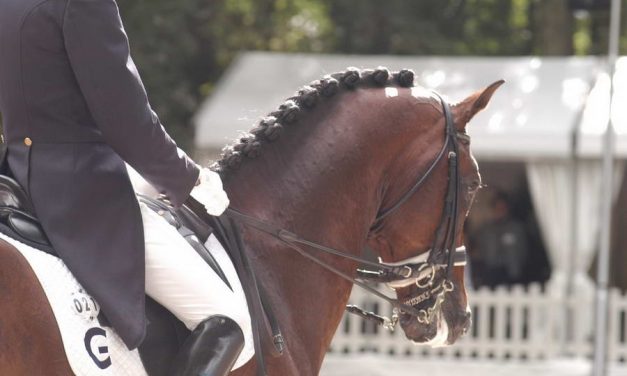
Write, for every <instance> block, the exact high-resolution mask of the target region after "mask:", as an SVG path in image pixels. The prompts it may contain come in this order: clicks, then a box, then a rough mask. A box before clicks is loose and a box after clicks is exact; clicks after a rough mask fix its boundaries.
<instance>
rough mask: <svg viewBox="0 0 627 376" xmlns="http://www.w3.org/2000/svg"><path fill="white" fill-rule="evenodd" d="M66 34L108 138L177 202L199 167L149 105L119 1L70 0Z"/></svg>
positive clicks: (82, 85)
mask: <svg viewBox="0 0 627 376" xmlns="http://www.w3.org/2000/svg"><path fill="white" fill-rule="evenodd" d="M63 36H64V41H65V48H66V51H67V55H68V58H69V60H70V64H71V66H72V69H73V71H74V74H75V76H76V79H77V81H78V84H79V86H80V88H81V91H82V93H83V96H84V97H85V100H86V101H87V105H88V107H89V110H90V112H91V113H92V116H93V117H94V119H95V121H96V124H97V125H98V127H99V129H100V130H101V132H102V135H103V137H104V139H105V141H106V142H107V143H108V144H109V145H110V146H111V147H112V148H113V149H114V150H115V152H116V153H118V154H119V155H120V157H122V159H124V160H125V161H126V162H127V163H128V164H130V165H131V166H132V167H133V168H135V169H136V170H137V171H138V172H139V173H140V174H141V175H142V176H143V177H144V178H145V179H146V180H148V181H149V182H150V183H151V184H152V185H154V186H155V187H156V188H157V189H158V190H159V191H161V193H164V194H165V195H167V196H168V197H169V198H170V200H171V202H172V204H173V205H175V206H180V205H181V204H182V203H183V202H184V201H185V200H186V199H187V197H188V196H189V193H190V192H191V190H192V188H193V187H194V184H195V183H196V180H197V179H198V174H199V169H198V166H197V165H196V164H195V163H194V162H193V161H192V160H191V159H190V158H189V157H188V156H187V155H186V154H185V153H184V152H183V151H182V150H181V149H179V148H178V147H177V146H176V143H175V142H174V141H173V140H172V138H170V136H169V135H168V134H167V132H166V131H165V129H164V128H163V126H162V125H161V122H160V121H159V118H158V117H157V115H156V114H155V112H154V111H153V110H152V109H151V107H150V104H149V103H148V98H147V95H146V90H145V89H144V85H143V83H142V81H141V78H140V76H139V73H138V71H137V68H136V67H135V64H134V63H133V60H132V58H131V56H130V49H129V43H128V38H127V36H126V32H125V31H124V27H123V25H122V21H121V19H120V14H119V10H118V6H117V4H116V2H115V1H114V0H68V2H67V5H66V10H65V15H64V18H63Z"/></svg>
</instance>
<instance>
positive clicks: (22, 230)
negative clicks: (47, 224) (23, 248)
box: [7, 210, 50, 246]
mask: <svg viewBox="0 0 627 376" xmlns="http://www.w3.org/2000/svg"><path fill="white" fill-rule="evenodd" d="M7 222H8V224H9V227H10V228H11V229H12V230H13V231H15V232H16V233H17V234H18V235H19V236H21V237H22V238H26V239H28V240H30V241H32V242H35V243H38V244H40V245H44V246H49V245H50V242H49V241H48V238H47V237H46V235H45V234H44V231H43V229H42V228H41V226H40V225H39V223H38V222H37V219H35V218H33V217H32V216H30V215H28V214H26V213H23V212H20V211H17V210H12V211H11V212H10V213H9V215H8V216H7Z"/></svg>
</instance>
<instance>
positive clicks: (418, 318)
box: [369, 81, 503, 346]
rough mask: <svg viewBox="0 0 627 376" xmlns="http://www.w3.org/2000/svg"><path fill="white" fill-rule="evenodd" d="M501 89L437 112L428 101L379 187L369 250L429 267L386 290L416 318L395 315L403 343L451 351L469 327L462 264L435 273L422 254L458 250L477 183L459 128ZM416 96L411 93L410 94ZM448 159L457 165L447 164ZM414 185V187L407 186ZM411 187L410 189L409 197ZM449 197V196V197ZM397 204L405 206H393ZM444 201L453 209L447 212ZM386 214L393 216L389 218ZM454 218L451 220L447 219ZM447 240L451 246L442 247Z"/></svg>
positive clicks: (466, 141) (401, 313) (385, 258)
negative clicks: (378, 211)
mask: <svg viewBox="0 0 627 376" xmlns="http://www.w3.org/2000/svg"><path fill="white" fill-rule="evenodd" d="M502 83H503V81H497V82H495V83H494V84H492V85H490V86H488V87H487V88H485V89H484V90H481V91H478V92H476V93H474V94H472V95H470V96H469V97H468V98H466V99H464V100H463V101H462V102H460V103H458V104H456V105H454V106H452V109H448V106H447V105H445V104H444V103H443V102H442V106H439V105H438V102H439V101H440V99H439V97H438V98H432V99H431V100H429V101H428V103H431V104H432V105H433V106H432V108H431V109H429V110H425V109H424V107H422V109H421V110H420V111H416V116H415V118H414V119H413V123H414V127H415V128H416V129H419V131H418V132H419V137H414V138H413V140H411V141H410V142H408V143H406V145H405V146H404V147H403V148H402V150H400V151H399V152H398V156H397V160H396V161H395V163H394V164H393V165H392V166H391V168H390V170H389V172H388V174H387V176H386V182H385V183H384V185H383V187H385V190H384V191H383V192H382V200H381V208H389V209H383V213H384V214H385V215H380V216H379V218H378V220H377V221H376V222H375V226H374V227H373V228H372V230H371V232H370V234H369V245H370V246H371V247H372V248H373V249H374V250H375V251H376V252H377V253H378V254H379V256H380V258H381V260H382V261H383V262H386V263H388V264H391V265H399V264H403V261H402V260H416V259H420V258H419V257H418V258H417V257H416V256H419V255H424V256H427V255H429V257H428V258H427V257H423V258H422V261H423V262H424V264H423V265H422V266H428V267H427V268H424V270H425V272H424V273H423V274H422V275H420V276H419V277H416V278H407V279H406V280H402V281H400V282H396V283H391V284H390V286H391V287H393V288H394V289H395V290H396V292H397V296H398V298H399V300H400V301H401V302H402V303H404V304H405V305H407V306H410V307H413V308H415V309H416V310H417V311H418V313H417V314H416V313H415V312H414V313H411V312H404V311H403V310H402V308H401V309H400V310H397V315H399V318H400V324H401V326H402V328H403V330H404V331H405V334H406V336H407V337H408V338H409V339H410V340H412V341H414V342H416V343H421V344H428V345H431V346H442V345H448V344H452V343H454V342H455V341H456V340H457V339H458V338H459V337H460V336H461V335H463V334H464V333H465V332H466V331H467V330H468V328H469V327H470V323H471V320H470V319H471V313H470V309H469V307H468V303H467V296H466V291H465V286H464V266H463V264H464V262H463V260H462V262H460V263H459V264H461V265H460V266H456V265H459V264H455V263H454V262H453V261H451V264H447V260H444V261H443V262H441V263H440V264H439V266H440V267H437V265H438V264H436V263H433V262H432V261H431V260H432V259H433V257H434V255H433V254H429V253H434V252H437V251H446V250H447V249H448V250H449V252H453V250H454V249H455V248H457V247H462V246H463V240H462V227H463V223H464V220H465V218H466V216H467V215H468V213H469V210H470V207H471V205H472V202H473V200H474V197H475V194H476V193H477V191H478V190H479V188H480V187H481V176H480V174H479V168H478V165H477V162H476V160H475V159H474V157H473V155H472V153H471V150H470V137H469V136H468V134H467V132H466V127H467V125H468V122H469V121H470V120H471V119H472V118H473V117H474V116H475V115H476V114H477V113H478V112H479V111H481V110H482V109H483V108H485V107H486V105H487V104H488V102H489V100H490V98H491V97H492V94H493V93H494V92H495V90H496V89H497V88H498V87H499V86H500V85H501V84H502ZM416 92H417V90H414V91H413V93H412V94H415V93H416ZM419 95H421V96H423V97H424V96H425V95H428V94H425V93H420V94H419ZM431 97H432V96H431ZM446 112H449V113H450V120H449V122H451V123H450V124H447V120H446V117H447V114H446ZM447 126H449V127H450V128H451V130H452V132H451V133H454V134H451V138H447ZM452 144H455V145H454V147H453V145H452ZM451 157H455V159H456V161H455V163H453V164H451ZM455 164H456V165H457V166H455ZM453 168H456V169H457V171H453V170H452V169H453ZM421 174H422V175H421ZM426 174H428V175H430V176H426ZM416 181H418V182H419V186H416V185H414V183H415V182H416ZM412 186H413V188H414V189H413V190H410V188H412ZM447 186H448V187H449V189H447ZM408 190H410V191H408ZM455 190H456V191H457V194H456V195H454V194H452V193H450V192H454V191H455ZM449 191H450V192H449ZM399 199H406V200H407V201H406V202H403V203H402V205H398V202H399ZM447 202H449V204H451V205H453V206H451V207H452V208H453V209H454V210H451V208H447V207H446V205H447ZM390 208H391V209H398V210H395V212H394V213H392V210H390ZM453 215H455V216H456V218H452V216H453ZM447 216H448V217H447ZM451 226H452V227H454V228H451ZM449 230H450V231H449ZM447 233H449V234H450V235H449V236H450V242H447V241H446V234H447ZM464 251H465V250H464ZM453 257H454V256H453ZM451 260H453V258H451ZM429 262H431V264H430V263H429ZM429 265H432V266H429ZM433 265H436V266H435V267H434V266H433ZM449 268H453V270H448V269H449Z"/></svg>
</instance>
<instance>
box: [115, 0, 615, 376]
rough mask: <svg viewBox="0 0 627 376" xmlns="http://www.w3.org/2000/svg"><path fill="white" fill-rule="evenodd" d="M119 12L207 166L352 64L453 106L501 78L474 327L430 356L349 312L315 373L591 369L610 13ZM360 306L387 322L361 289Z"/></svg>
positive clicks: (533, 5)
mask: <svg viewBox="0 0 627 376" xmlns="http://www.w3.org/2000/svg"><path fill="white" fill-rule="evenodd" d="M120 8H121V9H120V10H121V14H122V17H123V20H124V22H125V25H126V28H127V32H128V34H129V38H130V41H131V47H132V51H133V53H134V58H135V60H136V63H137V65H138V67H139V69H140V71H141V73H142V76H143V79H144V82H145V84H146V86H147V90H148V93H149V95H150V99H151V102H152V104H153V106H154V107H155V108H156V110H157V112H158V114H159V115H160V117H161V118H162V120H163V122H164V124H165V125H166V127H167V128H168V130H169V132H170V133H171V134H172V135H173V136H174V137H175V138H176V139H177V141H178V142H179V143H180V144H182V145H183V147H184V148H185V149H186V150H188V151H190V152H191V153H192V154H193V155H194V156H195V158H196V159H197V160H199V161H202V162H203V163H210V162H211V160H212V159H214V158H216V156H217V155H218V154H219V151H220V149H221V148H222V147H223V146H224V145H226V144H227V143H229V142H230V141H231V140H232V139H234V138H236V137H238V136H239V135H240V133H241V132H243V131H246V130H248V129H250V127H251V126H252V125H253V123H254V122H255V121H256V120H257V119H258V118H259V117H261V116H263V115H265V114H267V113H268V112H269V111H271V110H273V109H274V108H276V106H278V105H279V104H280V103H281V102H282V101H283V100H284V99H285V98H287V97H289V96H290V95H291V94H292V93H294V92H295V91H296V90H297V89H298V88H299V87H301V86H302V85H304V84H307V83H309V82H310V81H313V80H315V79H318V78H320V77H321V76H323V75H324V74H328V73H332V72H335V71H340V70H344V69H345V68H346V67H348V66H356V67H363V68H372V67H376V66H380V65H382V66H386V67H388V68H390V69H393V70H398V69H402V68H410V69H413V70H414V71H415V72H416V77H417V78H416V80H417V82H418V84H420V85H422V86H425V87H428V88H432V89H436V90H438V91H439V92H441V93H443V94H444V95H446V96H447V97H448V99H449V100H451V101H453V102H454V101H456V100H461V99H463V98H464V97H465V96H467V95H468V94H470V93H471V92H473V91H475V90H478V89H480V88H482V87H484V86H486V85H488V84H490V83H492V82H493V81H496V80H498V79H501V78H503V79H505V80H506V81H507V84H506V85H505V86H504V87H503V88H501V89H500V90H499V92H498V93H497V94H496V95H495V97H494V99H493V101H492V103H491V105H490V107H489V109H488V110H486V111H485V112H483V113H481V114H480V115H479V116H477V117H476V118H475V119H474V120H473V122H472V123H471V126H470V133H471V135H472V137H473V149H474V154H475V156H476V157H477V159H478V161H479V164H480V168H481V173H482V176H483V180H484V182H485V184H486V186H487V187H486V188H485V189H483V190H482V191H481V192H480V194H479V196H478V198H477V201H476V204H475V207H474V209H473V212H472V215H471V216H470V218H469V219H468V221H467V224H466V229H465V236H466V243H467V245H468V247H469V252H470V261H471V262H470V267H469V268H468V269H469V273H468V278H467V279H468V284H469V286H471V289H470V292H469V294H470V301H471V305H472V309H473V311H474V312H473V313H474V324H473V328H472V330H471V332H470V333H469V335H467V337H466V338H464V339H463V340H462V341H461V342H459V343H458V344H456V345H455V346H453V347H450V348H446V349H428V348H423V347H416V346H414V345H411V344H410V343H408V342H407V341H406V340H405V339H404V338H403V334H402V333H400V332H397V333H394V334H390V333H387V332H384V331H382V330H381V329H380V328H376V327H373V326H371V325H369V324H368V323H364V322H362V320H361V319H359V318H357V317H346V318H345V321H344V322H343V324H342V326H341V327H340V328H339V330H338V333H337V335H336V338H335V340H334V343H333V347H332V349H331V351H330V353H329V356H328V357H327V360H326V362H325V365H324V368H323V371H322V374H323V375H329V376H330V375H339V376H341V375H345V376H353V375H360V376H369V375H372V376H378V375H392V374H397V375H409V374H423V373H424V374H432V375H452V374H457V373H459V372H466V373H467V374H469V375H475V374H477V375H479V374H481V375H484V374H494V375H499V374H503V375H505V374H507V375H531V374H542V375H587V374H589V372H590V371H589V370H590V359H591V357H592V354H593V339H594V330H593V322H594V313H593V307H594V304H595V302H594V300H593V299H594V278H595V260H596V254H597V252H598V250H599V233H600V232H599V230H600V224H601V218H600V217H601V214H600V210H599V207H600V203H601V194H600V188H601V186H602V184H603V183H602V173H601V162H600V160H601V152H602V150H603V144H602V135H603V133H604V131H605V127H606V125H607V119H608V110H607V103H608V102H609V91H610V89H609V87H610V85H609V82H610V79H609V76H608V74H607V61H606V59H605V55H606V54H607V51H608V39H609V37H608V30H609V24H610V1H609V0H570V1H569V0H420V1H407V0H388V1H385V2H382V1H373V0H317V1H313V0H211V1H208V0H178V1H170V0H150V1H147V0H127V1H121V2H120ZM625 8H627V1H626V2H625V4H624V6H623V10H625ZM622 18H623V19H624V18H627V13H626V12H624V11H623V13H622ZM623 24H624V22H623ZM623 30H625V31H623V32H622V36H621V39H620V43H619V45H620V50H621V51H622V52H623V53H627V28H623ZM625 75H627V61H625V60H622V59H620V60H619V61H618V63H617V66H616V76H615V84H616V86H615V88H614V90H615V98H617V99H616V100H617V101H618V103H626V102H625V101H626V100H627V78H626V77H625ZM621 100H622V102H620V101H621ZM623 106H624V105H623ZM617 107H621V106H617ZM615 116H616V120H615V124H614V125H615V127H616V132H617V141H616V144H617V147H616V154H617V163H616V165H615V167H614V183H615V188H616V189H615V191H616V193H615V197H613V200H614V201H613V203H614V204H613V220H612V223H613V229H614V231H612V236H611V246H610V248H611V265H612V268H611V275H610V281H611V286H612V290H611V291H610V293H611V303H610V313H609V318H610V319H609V325H610V330H609V339H608V343H609V354H608V364H609V369H610V373H611V374H613V375H618V374H625V375H627V367H625V366H623V364H625V362H626V359H627V296H625V295H624V291H625V289H626V288H627V273H626V272H625V269H627V268H626V266H627V254H626V253H625V252H624V250H625V249H627V231H622V229H623V227H624V226H625V223H626V221H627V184H624V183H623V180H624V179H625V178H627V174H625V173H624V169H625V167H624V166H625V165H624V163H623V161H624V160H625V159H626V158H627V116H626V115H624V114H622V113H618V114H616V115H615ZM351 299H352V302H353V303H358V304H360V305H362V306H364V307H366V308H367V309H370V310H372V311H375V312H378V313H380V314H389V313H390V312H389V310H390V309H389V307H387V306H386V305H385V304H383V303H380V302H377V301H376V300H375V299H373V298H371V297H369V296H367V295H365V294H363V293H362V292H361V291H357V290H356V291H354V293H353V296H352V298H351Z"/></svg>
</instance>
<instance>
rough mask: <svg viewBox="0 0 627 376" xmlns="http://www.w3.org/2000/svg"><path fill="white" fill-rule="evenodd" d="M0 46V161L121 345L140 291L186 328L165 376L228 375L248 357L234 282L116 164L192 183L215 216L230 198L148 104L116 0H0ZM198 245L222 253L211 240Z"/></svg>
mask: <svg viewBox="0 0 627 376" xmlns="http://www.w3.org/2000/svg"><path fill="white" fill-rule="evenodd" d="M0 57H1V59H0V112H1V113H2V115H3V122H4V135H5V140H6V143H7V147H8V163H9V167H10V169H11V171H12V173H13V175H14V177H15V178H16V179H17V181H18V182H19V183H20V184H21V186H22V187H23V188H24V189H25V190H26V191H27V193H28V194H29V197H30V199H31V201H32V204H33V206H34V208H35V211H36V213H37V216H38V217H39V219H40V221H41V225H42V227H43V229H44V231H45V232H46V234H47V236H48V238H49V240H50V242H51V243H52V245H53V246H54V248H55V249H56V251H57V252H58V254H59V255H60V257H61V258H62V259H63V260H64V262H65V263H66V264H67V266H68V268H69V269H70V270H71V271H72V272H73V274H74V275H75V276H76V278H77V279H78V281H79V282H80V283H81V284H82V285H83V286H84V287H85V289H86V290H87V291H88V292H89V293H90V294H92V295H93V296H94V297H95V298H96V299H97V300H98V301H99V302H100V305H101V307H102V310H103V312H104V314H105V315H106V317H107V319H108V321H109V322H110V323H111V324H112V326H113V327H114V328H115V329H116V330H117V332H118V334H119V335H120V337H121V338H122V339H123V340H124V342H125V343H126V345H127V346H128V347H129V348H131V349H133V348H136V347H137V346H139V345H140V344H141V342H142V340H143V338H144V336H145V330H146V319H145V293H146V294H148V295H149V296H151V297H152V298H154V299H155V300H156V301H157V302H159V303H160V304H162V305H163V306H165V307H166V308H168V309H169V310H170V311H172V312H173V313H174V314H175V315H176V316H177V317H178V318H179V319H180V320H181V321H182V322H183V323H185V325H186V326H187V327H188V328H189V329H190V330H192V335H191V336H190V337H189V339H188V340H187V342H186V343H185V344H184V345H183V348H182V350H181V352H180V354H179V355H178V358H177V362H176V363H175V364H176V366H175V368H176V370H175V371H173V372H174V373H175V374H181V375H198V374H202V375H212V376H215V375H225V374H228V373H229V370H230V369H231V368H232V367H233V365H234V364H235V365H234V367H235V368H237V367H239V366H241V365H242V364H243V363H245V362H246V361H247V360H249V359H250V358H251V357H252V355H253V349H252V341H251V333H250V332H251V329H250V317H249V316H248V309H247V306H246V300H245V298H244V296H243V292H242V290H241V286H239V285H238V282H237V281H232V280H231V281H230V282H231V285H232V286H233V287H234V288H233V291H232V290H231V289H229V288H228V287H227V286H226V285H225V284H224V283H223V282H222V281H221V280H220V279H219V277H218V276H217V275H216V274H215V273H214V271H213V270H212V269H211V268H210V267H209V266H208V265H207V264H205V263H204V262H203V260H202V258H201V257H200V256H199V255H198V254H196V252H195V251H194V250H193V248H192V247H191V246H190V245H188V244H187V243H186V242H185V241H184V240H183V238H182V237H180V236H179V234H178V233H177V231H176V230H175V229H174V228H173V227H171V226H169V225H168V224H167V222H166V221H165V220H164V219H163V218H161V217H160V216H159V215H158V214H156V213H155V212H152V211H151V210H149V209H148V208H147V207H146V206H145V205H143V204H142V205H140V204H139V203H138V200H137V198H136V195H135V192H134V191H133V188H132V185H131V182H130V180H129V175H128V173H127V170H126V167H125V163H124V162H127V163H128V164H130V165H131V166H132V167H133V168H134V169H135V170H137V171H138V172H139V173H140V174H141V175H142V176H143V177H144V178H145V179H146V180H147V181H149V182H150V183H151V184H152V185H153V186H154V187H156V188H157V190H158V191H159V192H161V193H163V194H165V195H166V196H168V198H169V200H170V201H171V203H172V204H173V205H174V206H180V205H182V203H183V202H184V201H185V200H186V199H187V198H188V197H189V195H190V193H191V195H192V196H194V197H195V198H197V199H198V200H199V201H201V202H202V203H204V204H205V205H206V206H207V207H208V208H210V210H209V212H210V214H213V215H219V214H221V213H222V211H223V210H224V209H225V207H226V206H227V205H228V198H227V197H226V194H225V193H224V191H223V190H222V183H221V181H220V178H219V176H218V175H217V174H215V173H213V172H211V171H209V170H207V169H204V168H201V167H200V166H198V165H197V164H196V163H194V162H193V161H192V160H191V159H190V158H189V157H188V156H187V155H186V154H185V153H184V152H183V151H182V150H180V149H179V148H177V146H176V144H175V142H174V141H173V140H172V139H171V138H170V136H169V135H168V134H167V133H166V131H165V130H164V128H163V127H162V125H161V123H160V121H159V119H158V117H157V116H156V114H155V113H154V112H153V111H152V109H151V107H150V105H149V103H148V99H147V96H146V92H145V89H144V86H143V84H142V82H141V79H140V77H139V74H138V72H137V69H136V67H135V65H134V63H133V60H132V59H131V57H130V53H129V45H128V40H127V37H126V34H125V31H124V28H123V26H122V22H121V20H120V16H119V12H118V7H117V4H116V2H115V0H0ZM207 244H208V246H209V247H210V248H212V249H214V250H215V251H217V252H218V253H220V252H223V250H222V249H219V248H220V245H219V243H218V242H217V241H216V239H215V237H212V238H210V239H209V240H208V243H207ZM229 270H231V271H232V269H231V266H230V265H229V266H227V267H226V270H225V272H227V275H228V274H231V275H232V274H233V273H229ZM243 333H245V335H243ZM244 337H245V341H244ZM244 343H245V344H244ZM242 348H243V350H242ZM240 351H241V353H240Z"/></svg>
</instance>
